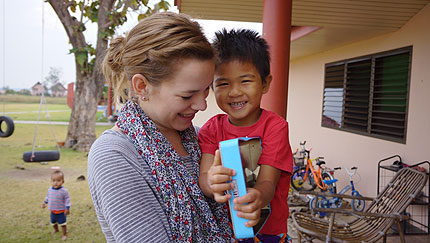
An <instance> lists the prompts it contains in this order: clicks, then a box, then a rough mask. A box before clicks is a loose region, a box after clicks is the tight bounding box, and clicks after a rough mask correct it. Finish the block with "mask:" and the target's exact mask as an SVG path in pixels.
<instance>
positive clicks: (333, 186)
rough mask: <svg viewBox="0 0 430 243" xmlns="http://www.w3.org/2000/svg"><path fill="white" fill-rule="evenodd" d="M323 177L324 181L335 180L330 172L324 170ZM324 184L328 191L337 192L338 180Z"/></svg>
mask: <svg viewBox="0 0 430 243" xmlns="http://www.w3.org/2000/svg"><path fill="white" fill-rule="evenodd" d="M321 177H322V179H323V181H324V180H334V177H333V176H332V175H331V174H330V173H328V172H323V173H322V175H321ZM320 185H323V183H322V182H321V181H320ZM324 185H325V186H326V188H327V191H329V192H332V193H336V192H337V191H336V182H335V183H332V184H325V183H324Z"/></svg>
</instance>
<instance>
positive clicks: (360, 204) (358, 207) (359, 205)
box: [351, 191, 366, 212]
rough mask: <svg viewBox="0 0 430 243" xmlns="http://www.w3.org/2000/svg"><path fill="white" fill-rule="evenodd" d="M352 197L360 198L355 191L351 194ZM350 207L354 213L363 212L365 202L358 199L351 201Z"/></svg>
mask: <svg viewBox="0 0 430 243" xmlns="http://www.w3.org/2000/svg"><path fill="white" fill-rule="evenodd" d="M352 195H353V196H356V197H360V194H359V193H358V192H357V191H353V192H352ZM351 207H352V209H353V210H354V211H357V212H363V210H364V208H365V207H366V202H365V201H364V200H360V199H352V202H351Z"/></svg>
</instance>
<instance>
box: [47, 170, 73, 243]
mask: <svg viewBox="0 0 430 243" xmlns="http://www.w3.org/2000/svg"><path fill="white" fill-rule="evenodd" d="M63 183H64V174H63V172H61V171H60V170H55V171H54V172H52V174H51V184H52V186H51V187H50V188H49V189H48V195H46V198H45V201H44V202H43V203H42V208H45V207H46V204H48V209H49V210H50V211H51V225H52V226H53V227H54V231H53V232H52V233H57V232H58V231H59V230H58V225H60V226H61V230H62V232H63V236H62V237H61V239H62V240H66V239H67V226H66V215H69V214H70V196H69V192H67V190H66V188H64V187H63Z"/></svg>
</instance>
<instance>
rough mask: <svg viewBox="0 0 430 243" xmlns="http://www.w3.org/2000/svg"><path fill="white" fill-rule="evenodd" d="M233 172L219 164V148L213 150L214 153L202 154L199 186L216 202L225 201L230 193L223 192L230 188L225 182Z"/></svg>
mask: <svg viewBox="0 0 430 243" xmlns="http://www.w3.org/2000/svg"><path fill="white" fill-rule="evenodd" d="M234 174H235V172H234V170H232V169H229V168H226V167H224V166H222V165H221V156H220V154H219V150H217V151H215V155H213V154H208V153H203V154H202V160H201V162H200V176H199V186H200V188H201V190H202V191H203V193H204V194H205V195H206V196H207V197H209V198H214V199H215V201H217V202H227V201H228V199H229V198H230V197H231V195H229V194H224V192H225V191H227V190H229V189H231V184H230V183H226V182H227V181H230V180H231V177H232V176H233V175H234Z"/></svg>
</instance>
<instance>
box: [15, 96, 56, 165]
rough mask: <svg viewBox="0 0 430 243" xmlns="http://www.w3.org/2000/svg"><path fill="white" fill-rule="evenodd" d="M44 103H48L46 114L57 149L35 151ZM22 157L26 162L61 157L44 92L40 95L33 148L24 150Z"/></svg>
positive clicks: (53, 159) (45, 160)
mask: <svg viewBox="0 0 430 243" xmlns="http://www.w3.org/2000/svg"><path fill="white" fill-rule="evenodd" d="M42 103H45V105H46V116H47V118H48V121H49V125H50V128H51V132H52V136H53V137H54V140H55V144H56V146H57V150H45V151H34V147H35V145H36V137H37V130H38V128H39V120H40V112H41V111H42ZM22 159H23V160H24V161H25V162H47V161H56V160H59V159H60V147H59V146H58V143H57V139H56V138H55V134H54V129H52V123H51V119H50V118H49V111H48V104H47V103H46V99H45V95H44V94H43V93H42V96H41V97H40V105H39V115H38V117H37V123H36V129H35V131H34V137H33V148H32V150H31V151H28V152H24V154H23V155H22Z"/></svg>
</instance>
